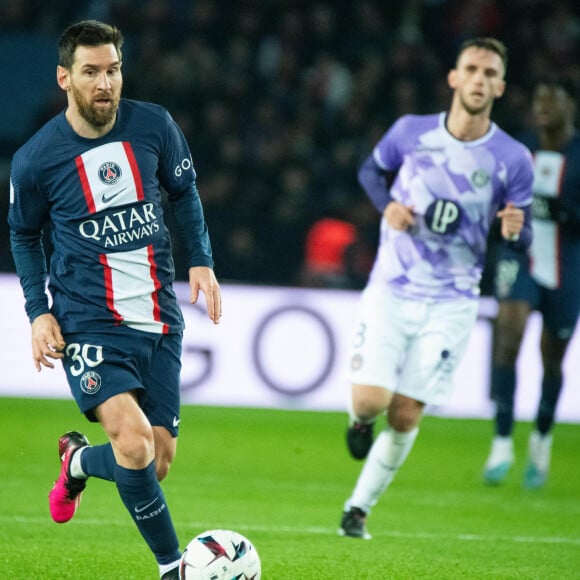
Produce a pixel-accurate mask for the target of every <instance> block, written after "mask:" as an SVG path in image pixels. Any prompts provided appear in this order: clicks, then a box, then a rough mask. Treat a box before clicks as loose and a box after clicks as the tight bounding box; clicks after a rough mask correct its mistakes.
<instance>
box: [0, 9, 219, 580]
mask: <svg viewBox="0 0 580 580" xmlns="http://www.w3.org/2000/svg"><path fill="white" fill-rule="evenodd" d="M122 45H123V37H122V35H121V32H120V31H119V30H118V29H117V28H115V27H113V26H109V25H107V24H103V23H101V22H97V21H94V20H91V21H83V22H79V23H77V24H74V25H72V26H70V27H69V28H67V29H66V30H65V31H64V33H63V34H62V36H61V38H60V41H59V45H58V49H59V50H58V53H59V64H58V67H57V82H58V85H59V87H60V88H61V89H62V90H63V91H65V92H66V95H67V107H66V109H65V110H64V111H63V112H61V113H60V114H58V115H56V116H55V117H54V118H53V119H52V120H50V121H49V122H48V123H46V124H45V125H44V127H42V128H41V129H40V130H39V131H38V132H37V133H36V134H35V135H33V137H32V138H31V139H30V140H29V141H28V142H27V143H25V144H24V145H23V146H22V147H21V148H20V149H19V150H18V151H17V152H16V154H15V155H14V158H13V162H12V167H11V178H10V185H11V192H10V193H11V195H10V198H11V199H10V208H9V216H8V218H9V223H10V228H11V244H12V253H13V256H14V261H15V264H16V268H17V272H18V275H19V277H20V281H21V285H22V288H23V291H24V296H25V299H26V304H25V307H26V312H27V314H28V317H29V319H30V322H31V325H32V353H33V359H34V363H35V365H36V368H37V370H41V368H42V367H43V366H45V367H48V368H53V367H54V363H53V362H52V361H53V360H55V359H60V360H62V363H63V366H64V369H65V372H66V375H67V379H68V382H69V386H70V389H71V392H72V394H73V396H74V398H75V400H76V402H77V404H78V406H79V408H80V410H81V411H82V412H83V413H84V414H85V415H86V417H87V418H88V419H89V420H90V421H98V422H99V423H100V425H101V426H102V428H103V430H104V431H105V433H106V434H107V437H108V439H109V443H107V444H104V445H96V446H90V445H89V442H88V440H87V438H86V437H85V436H84V435H83V434H82V433H79V432H77V431H71V432H68V433H65V434H64V435H63V436H62V437H61V438H60V440H59V443H58V454H59V458H60V461H61V467H60V474H59V476H58V478H57V480H56V482H55V484H54V487H53V488H52V490H51V491H50V493H49V508H50V514H51V516H52V519H53V520H54V521H55V522H57V523H64V522H67V521H69V520H70V519H71V518H72V517H73V516H74V514H75V512H76V510H77V508H78V506H79V503H80V499H81V494H82V493H83V490H84V489H85V486H86V480H87V478H88V477H89V476H94V477H98V478H101V479H105V480H109V481H114V482H115V484H116V487H117V490H118V493H119V495H120V497H121V499H122V501H123V503H124V505H125V507H126V508H127V511H128V512H129V513H130V514H131V517H132V519H133V521H134V523H135V525H136V526H137V528H138V529H139V532H140V533H141V535H142V536H143V538H144V540H145V541H146V543H147V545H148V546H149V548H150V550H151V552H152V553H153V554H154V556H155V558H156V560H157V563H158V565H159V573H160V576H161V578H162V579H164V580H177V579H178V563H179V558H180V550H179V543H178V538H177V535H176V533H175V529H174V526H173V523H172V520H171V516H170V513H169V509H168V507H167V502H166V500H165V497H164V494H163V491H162V489H161V486H160V485H159V481H160V480H162V479H163V478H164V477H165V475H166V474H167V472H168V470H169V467H170V465H171V462H172V461H173V458H174V456H175V452H176V446H177V434H178V429H179V421H180V419H179V417H180V393H179V378H180V370H181V358H180V357H181V344H182V333H183V316H182V313H181V311H180V308H179V304H178V302H177V298H176V296H175V293H174V291H173V287H172V282H173V278H174V272H175V269H174V264H173V258H172V255H171V242H170V238H169V232H168V230H167V228H166V227H165V224H164V221H163V210H162V207H161V201H162V200H161V198H162V195H161V187H163V188H164V190H165V191H166V192H167V194H168V198H169V205H170V208H172V209H173V211H174V219H175V220H176V224H177V227H178V228H179V234H180V235H181V239H182V243H183V244H185V247H186V248H187V263H188V268H189V282H190V288H191V295H190V300H191V302H196V301H197V298H198V295H199V292H200V290H201V291H202V292H203V293H204V294H205V299H206V304H207V310H208V314H209V317H210V319H211V320H212V321H213V322H214V323H217V322H218V321H219V318H220V316H221V296H220V289H219V285H218V283H217V280H216V278H215V276H214V273H213V269H212V268H213V259H212V253H211V246H210V241H209V236H208V232H207V228H206V225H205V221H204V216H203V210H202V206H201V202H200V199H199V195H198V191H197V187H196V179H195V177H196V176H195V171H194V169H193V164H192V161H191V153H190V150H189V147H188V145H187V142H186V140H185V138H184V136H183V134H182V132H181V130H180V129H179V127H178V126H177V124H176V123H175V122H174V121H173V119H172V118H171V116H170V115H169V113H168V112H167V111H166V110H165V109H164V108H162V107H160V106H158V105H153V104H150V103H144V102H140V101H131V100H128V99H122V98H121V90H122V86H123V77H122V73H121V66H122V55H121V47H122ZM170 211H171V210H170ZM46 224H49V225H50V227H51V230H52V238H51V239H52V246H53V253H52V257H51V262H50V280H49V291H50V295H51V297H52V306H51V307H49V300H48V296H47V294H46V291H45V284H46V278H47V274H46V261H45V254H44V245H43V240H42V232H43V228H44V227H45V225H46ZM72 548H73V546H67V547H63V549H71V557H72Z"/></svg>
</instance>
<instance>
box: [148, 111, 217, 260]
mask: <svg viewBox="0 0 580 580" xmlns="http://www.w3.org/2000/svg"><path fill="white" fill-rule="evenodd" d="M166 115H167V118H166V121H167V132H166V140H165V145H164V149H163V152H162V155H161V159H160V167H159V181H160V183H161V185H162V186H163V187H164V189H165V190H166V191H167V195H168V200H169V207H170V211H171V212H172V215H173V218H174V220H175V224H176V226H177V234H178V236H179V238H180V241H181V243H182V244H183V247H184V248H185V251H186V253H187V265H188V267H189V268H191V267H194V266H207V267H209V268H213V266H214V262H213V257H212V249H211V242H210V238H209V232H208V228H207V224H206V223H205V217H204V213H203V207H202V204H201V199H200V197H199V192H198V190H197V185H196V173H195V169H194V167H193V161H192V159H191V152H190V149H189V146H188V144H187V141H186V139H185V136H184V135H183V133H182V131H181V129H180V128H179V126H178V125H177V123H175V121H174V120H173V119H172V117H171V116H170V115H169V113H168V112H166Z"/></svg>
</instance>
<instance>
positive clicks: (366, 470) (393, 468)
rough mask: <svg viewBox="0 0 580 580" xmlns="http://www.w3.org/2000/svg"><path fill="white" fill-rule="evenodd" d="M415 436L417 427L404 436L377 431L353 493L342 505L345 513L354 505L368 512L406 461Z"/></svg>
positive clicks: (388, 431) (390, 431)
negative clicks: (378, 432) (377, 433)
mask: <svg viewBox="0 0 580 580" xmlns="http://www.w3.org/2000/svg"><path fill="white" fill-rule="evenodd" d="M418 433H419V428H418V427H415V429H413V430H412V431H409V432H408V433H399V432H397V431H394V430H393V429H388V430H386V431H381V433H380V434H379V436H378V437H377V438H376V440H375V442H374V443H373V446H372V448H371V450H370V452H369V455H368V457H367V460H366V462H365V465H364V467H363V469H362V471H361V474H360V475H359V478H358V481H357V482H356V486H355V488H354V491H353V493H352V495H351V497H350V498H349V499H348V500H347V502H346V504H345V510H349V509H350V508H351V507H353V506H354V507H358V508H360V509H361V510H363V511H364V512H365V513H367V514H368V513H370V511H371V508H372V507H373V506H374V505H375V504H376V503H377V501H378V500H379V498H380V497H381V495H382V493H383V492H384V491H385V490H386V489H387V487H388V486H389V484H390V483H391V481H393V478H394V477H395V475H396V473H397V471H398V469H399V467H401V465H403V463H404V461H405V459H407V456H408V455H409V452H410V451H411V449H412V448H413V443H415V439H416V438H417V435H418Z"/></svg>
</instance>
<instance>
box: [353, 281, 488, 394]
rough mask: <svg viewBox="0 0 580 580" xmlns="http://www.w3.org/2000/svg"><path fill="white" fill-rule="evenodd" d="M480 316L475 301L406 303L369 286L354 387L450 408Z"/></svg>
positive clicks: (364, 299)
mask: <svg viewBox="0 0 580 580" xmlns="http://www.w3.org/2000/svg"><path fill="white" fill-rule="evenodd" d="M477 311H478V301H477V300H473V299H468V298H465V299H463V298H461V299H457V300H450V301H444V302H434V301H427V300H426V301H419V300H408V299H405V298H400V297H398V296H395V295H393V294H392V293H390V292H388V291H385V290H383V289H378V288H375V287H367V288H366V289H365V290H364V291H363V293H362V296H361V301H360V304H359V311H358V318H357V324H356V327H355V336H354V343H353V347H352V351H351V357H350V370H349V376H348V378H349V380H350V382H351V383H352V384H359V385H369V386H376V387H383V388H385V389H388V390H389V391H392V392H393V393H400V394H402V395H405V396H407V397H410V398H412V399H415V400H417V401H421V402H423V403H426V404H430V405H442V404H444V403H447V402H448V401H449V399H450V398H451V395H452V393H453V372H454V370H455V368H456V367H457V365H458V363H459V361H460V360H461V357H462V356H463V354H464V352H465V349H466V348H467V343H468V340H469V335H470V332H471V329H472V328H473V326H474V324H475V321H476V319H477Z"/></svg>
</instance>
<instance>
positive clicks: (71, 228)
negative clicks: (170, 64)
mask: <svg viewBox="0 0 580 580" xmlns="http://www.w3.org/2000/svg"><path fill="white" fill-rule="evenodd" d="M162 188H163V189H165V190H166V191H167V193H168V196H169V201H170V202H171V203H170V206H174V214H175V217H176V223H177V224H178V226H179V227H180V229H182V230H183V232H182V234H183V235H182V238H183V241H184V244H185V247H186V249H187V252H188V254H189V255H188V256H187V257H186V259H187V260H188V265H189V266H209V267H212V266H213V260H212V255H211V245H210V242H209V237H208V232H207V228H206V225H205V221H204V217H203V210H202V207H201V202H200V200H199V195H198V192H197V188H196V185H195V171H194V169H193V164H192V160H191V153H190V150H189V147H188V145H187V143H186V140H185V138H184V136H183V134H182V132H181V131H180V129H179V128H178V126H177V125H176V123H175V122H174V121H173V119H172V118H171V116H170V115H169V113H168V112H167V111H166V110H165V109H164V108H163V107H160V106H158V105H153V104H150V103H142V102H137V101H131V100H127V99H122V100H121V103H120V106H119V110H118V114H117V120H116V123H115V126H114V127H113V129H112V130H111V131H110V132H109V133H107V134H106V135H104V136H103V137H100V138H97V139H86V138H83V137H81V136H79V135H77V134H76V133H75V132H74V131H73V129H72V128H71V127H70V125H69V124H68V122H67V120H66V118H65V115H64V113H61V114H59V115H57V116H56V117H55V118H54V119H52V120H51V121H49V122H48V123H47V124H46V125H44V127H42V128H41V129H40V130H39V131H38V132H37V133H36V134H35V135H34V136H33V137H32V138H31V139H30V140H29V141H28V142H27V143H26V144H25V145H24V146H23V147H21V148H20V149H19V150H18V151H17V152H16V154H15V155H14V158H13V162H12V167H11V176H10V189H11V191H10V194H11V203H10V208H9V215H8V220H9V223H10V227H11V243H12V251H13V254H14V259H15V262H16V267H17V272H18V274H19V276H20V279H21V283H22V287H23V290H24V294H25V297H26V310H27V313H28V315H29V317H30V319H31V321H32V320H33V319H34V318H35V317H36V316H38V315H39V314H43V313H45V312H48V298H47V296H46V294H45V288H44V285H45V279H46V271H45V270H46V266H45V264H44V256H43V253H42V243H41V238H40V233H41V230H42V228H43V227H44V226H45V224H46V223H50V225H51V239H52V245H53V253H52V257H51V266H50V278H49V289H50V294H51V296H52V299H53V304H52V308H51V311H52V312H53V314H54V315H55V317H56V319H57V320H58V322H59V324H60V326H61V328H62V330H63V332H64V333H68V332H78V331H82V332H91V331H95V332H99V331H102V330H104V329H106V328H108V327H113V326H116V325H119V324H123V325H127V326H129V327H132V328H135V329H138V330H143V331H147V332H154V333H162V334H165V333H169V332H180V331H181V328H182V325H183V319H182V315H181V311H180V309H179V306H178V304H177V300H176V297H175V294H174V292H173V289H172V281H173V278H174V265H173V258H172V254H171V242H170V237H169V232H168V231H167V229H166V227H165V224H164V219H163V210H162V203H161V202H162Z"/></svg>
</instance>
